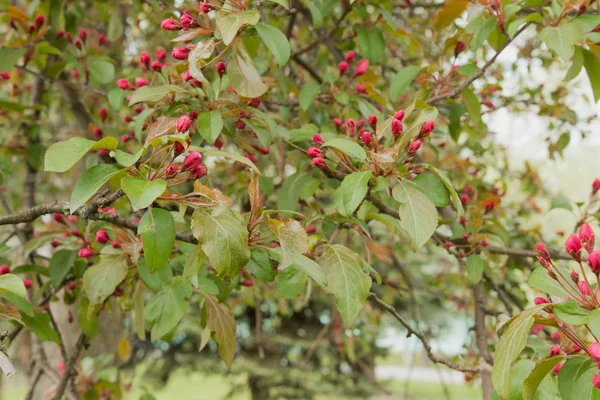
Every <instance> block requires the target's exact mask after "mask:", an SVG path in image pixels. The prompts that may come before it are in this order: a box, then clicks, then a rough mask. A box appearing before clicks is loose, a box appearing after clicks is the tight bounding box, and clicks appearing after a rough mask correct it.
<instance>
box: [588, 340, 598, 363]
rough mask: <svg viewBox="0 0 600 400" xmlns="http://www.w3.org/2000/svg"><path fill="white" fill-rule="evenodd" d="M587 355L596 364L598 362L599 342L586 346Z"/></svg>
mask: <svg viewBox="0 0 600 400" xmlns="http://www.w3.org/2000/svg"><path fill="white" fill-rule="evenodd" d="M588 353H589V355H590V356H591V357H592V358H593V359H594V361H596V362H600V342H596V343H593V344H591V345H589V346H588Z"/></svg>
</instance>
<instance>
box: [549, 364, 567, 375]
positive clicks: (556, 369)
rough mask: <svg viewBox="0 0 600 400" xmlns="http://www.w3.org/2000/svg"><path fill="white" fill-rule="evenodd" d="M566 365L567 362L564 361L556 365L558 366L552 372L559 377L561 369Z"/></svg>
mask: <svg viewBox="0 0 600 400" xmlns="http://www.w3.org/2000/svg"><path fill="white" fill-rule="evenodd" d="M564 363H565V362H564V361H563V362H559V363H558V364H556V366H555V367H554V369H553V370H552V375H558V373H559V372H560V369H561V368H562V366H563V364H564Z"/></svg>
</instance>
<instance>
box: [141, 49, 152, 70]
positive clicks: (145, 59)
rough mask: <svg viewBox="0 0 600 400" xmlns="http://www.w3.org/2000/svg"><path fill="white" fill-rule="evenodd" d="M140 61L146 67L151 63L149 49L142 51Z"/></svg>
mask: <svg viewBox="0 0 600 400" xmlns="http://www.w3.org/2000/svg"><path fill="white" fill-rule="evenodd" d="M140 62H141V63H142V64H144V65H145V66H146V67H147V66H149V65H150V54H149V53H148V52H147V51H142V52H141V53H140Z"/></svg>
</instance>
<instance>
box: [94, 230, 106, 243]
mask: <svg viewBox="0 0 600 400" xmlns="http://www.w3.org/2000/svg"><path fill="white" fill-rule="evenodd" d="M108 240H109V237H108V233H106V231H105V230H104V229H99V230H98V231H96V242H98V243H101V244H104V243H108Z"/></svg>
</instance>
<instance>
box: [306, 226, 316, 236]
mask: <svg viewBox="0 0 600 400" xmlns="http://www.w3.org/2000/svg"><path fill="white" fill-rule="evenodd" d="M316 232H317V227H316V226H314V225H310V226H309V227H308V228H306V233H308V234H309V235H312V234H314V233H316Z"/></svg>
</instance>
